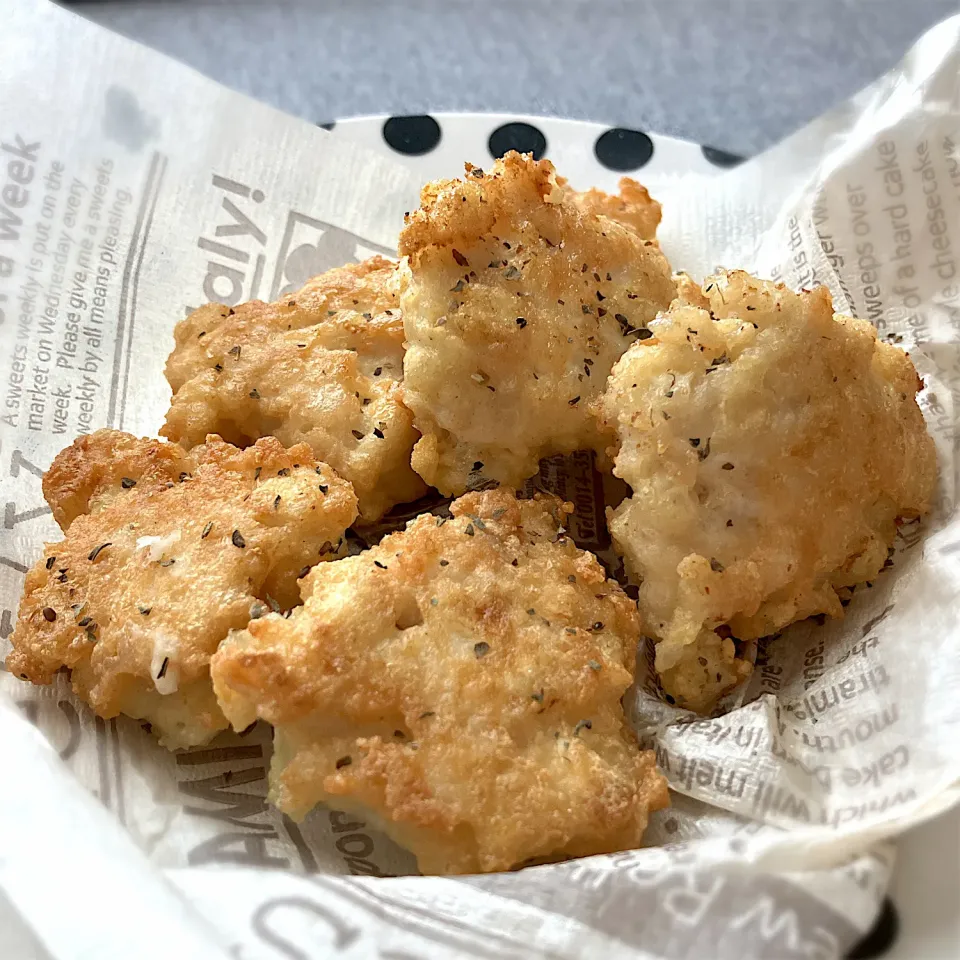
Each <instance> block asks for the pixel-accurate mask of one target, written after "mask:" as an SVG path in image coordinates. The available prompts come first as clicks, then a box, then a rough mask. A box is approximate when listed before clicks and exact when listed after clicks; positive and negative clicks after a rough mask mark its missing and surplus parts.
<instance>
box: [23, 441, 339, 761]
mask: <svg viewBox="0 0 960 960" xmlns="http://www.w3.org/2000/svg"><path fill="white" fill-rule="evenodd" d="M44 492H45V494H46V495H47V498H48V500H49V502H50V505H51V507H52V508H53V510H54V512H55V514H57V519H58V520H59V521H60V523H61V525H62V526H63V528H64V530H65V531H66V537H65V539H64V540H63V541H61V542H60V543H50V544H47V546H46V549H45V550H44V559H42V560H40V561H39V562H38V563H37V564H36V566H34V567H33V569H32V570H30V572H29V573H28V574H27V577H26V582H25V584H24V592H23V599H22V600H21V603H20V615H19V619H18V621H17V625H16V628H15V630H14V632H13V637H12V643H13V652H12V653H10V655H9V656H8V657H7V664H6V665H7V669H8V670H9V671H10V672H11V673H13V674H15V675H17V676H19V677H21V678H22V679H24V680H31V681H32V682H33V683H49V682H50V681H51V679H52V678H53V674H54V673H55V672H56V671H57V670H59V669H60V668H61V667H68V668H69V669H70V670H71V671H72V677H71V679H72V682H73V688H74V690H75V691H76V693H77V694H78V696H80V697H81V698H82V699H83V700H85V701H86V702H87V703H89V704H90V705H91V706H92V707H93V709H94V711H95V712H96V713H97V714H98V715H99V716H102V717H114V716H116V715H117V714H119V713H125V714H127V715H128V716H131V717H136V718H139V719H144V720H147V721H149V722H150V723H151V724H152V725H153V726H154V727H155V728H156V730H157V731H158V733H159V734H160V742H161V743H162V744H163V745H164V746H167V747H170V748H171V749H173V748H175V747H186V746H191V745H194V744H199V743H205V742H206V741H207V740H209V739H210V738H211V737H212V736H213V735H214V734H215V733H216V732H217V731H218V730H222V729H225V728H226V726H227V721H226V720H225V718H224V716H223V714H222V713H221V711H220V708H219V707H218V706H217V702H216V699H215V697H214V695H213V688H212V686H211V684H210V676H209V663H210V655H211V654H212V653H213V652H214V650H216V648H217V645H218V644H219V643H220V641H221V640H222V639H223V638H224V637H225V636H226V635H227V632H228V631H229V630H230V629H239V628H240V627H243V626H245V625H246V624H247V622H248V621H249V620H250V618H251V617H252V616H253V617H255V616H259V615H261V614H262V613H264V612H266V610H267V609H268V607H269V605H272V604H277V603H280V604H284V605H287V606H291V605H292V604H293V603H295V602H296V600H297V587H296V580H297V576H298V573H300V572H302V568H303V567H305V566H308V565H310V564H313V563H316V562H318V561H319V560H321V559H323V558H324V556H325V555H327V554H328V553H329V551H331V549H332V546H333V544H335V543H336V541H337V540H338V539H339V538H340V537H341V535H342V534H343V532H344V530H345V529H346V528H347V527H348V526H349V525H350V524H351V523H352V522H353V520H354V518H355V517H356V512H357V511H356V498H355V497H354V494H353V491H352V489H351V487H350V484H349V483H347V482H346V481H345V480H341V479H340V478H339V477H338V476H337V475H336V474H335V473H334V472H333V470H331V469H330V468H329V467H328V466H327V465H326V464H323V463H318V461H316V460H315V459H314V457H313V454H312V453H311V452H310V448H309V447H308V446H307V445H306V444H299V445H298V446H296V447H292V448H291V449H290V450H285V449H284V448H283V446H282V445H281V444H280V443H279V442H278V441H277V440H274V439H264V440H260V441H258V442H257V443H256V444H255V445H254V446H252V447H248V448H247V449H246V450H238V449H237V448H235V447H232V446H230V445H229V444H227V443H224V442H223V441H222V440H220V438H219V437H210V438H209V439H208V442H207V443H206V444H204V445H202V446H199V447H196V448H195V449H194V450H192V451H191V452H190V453H184V452H183V451H182V450H180V449H179V448H178V447H176V446H175V445H174V444H166V443H161V442H160V441H157V440H140V439H137V438H136V437H132V436H130V435H129V434H126V433H120V432H119V431H115V430H100V431H98V432H97V433H94V434H92V435H91V436H89V437H82V438H80V439H79V440H77V441H76V442H75V443H74V444H73V445H72V446H71V447H68V448H67V449H66V450H64V451H63V452H62V453H61V454H60V455H59V456H58V457H57V458H56V460H54V463H53V465H52V466H51V468H50V470H49V471H48V473H47V475H46V477H45V478H44Z"/></svg>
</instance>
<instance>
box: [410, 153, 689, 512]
mask: <svg viewBox="0 0 960 960" xmlns="http://www.w3.org/2000/svg"><path fill="white" fill-rule="evenodd" d="M576 196H577V195H575V194H573V191H571V190H569V188H566V187H561V186H560V185H559V184H558V183H557V180H556V177H555V176H554V170H553V166H552V164H550V163H549V161H546V160H543V161H540V162H536V161H534V160H533V159H532V158H531V157H530V156H520V155H519V154H517V153H508V154H507V155H506V156H505V157H504V158H503V160H498V161H497V163H496V164H495V165H494V167H493V170H492V171H491V172H490V173H488V174H484V173H483V172H482V171H480V170H477V169H475V168H472V167H470V166H469V165H468V167H467V176H466V178H465V179H464V180H462V181H461V180H442V181H438V182H436V183H432V184H428V185H427V186H426V187H424V189H423V192H422V194H421V203H422V205H421V209H420V210H418V211H416V212H415V213H413V214H412V215H411V216H410V217H408V219H407V225H406V227H405V228H404V230H403V232H402V234H401V236H400V252H401V254H405V255H406V256H407V258H408V270H407V271H406V272H404V274H403V277H402V280H401V287H402V293H401V305H402V307H403V313H404V327H405V330H406V335H407V343H408V348H407V354H406V357H405V358H404V385H403V390H404V400H405V402H406V404H407V406H409V407H410V408H411V409H412V410H413V412H414V414H415V417H416V420H415V422H416V425H417V427H418V428H419V430H420V431H421V433H422V434H423V438H422V439H421V440H420V441H419V442H418V443H417V445H416V447H415V448H414V452H413V466H414V469H415V470H416V471H417V472H418V473H419V474H420V475H421V476H422V477H423V478H424V479H425V480H426V481H427V482H428V483H430V484H432V485H433V486H435V487H437V488H438V489H439V490H440V491H441V492H443V493H445V494H448V495H450V494H459V493H462V492H463V491H464V490H466V489H475V488H476V487H477V486H479V485H480V482H481V480H496V481H499V482H501V483H503V484H504V485H506V486H510V487H512V488H514V489H518V488H520V487H521V486H522V484H523V481H524V480H525V479H526V478H528V477H530V476H533V475H534V474H535V473H536V472H537V465H538V461H539V460H540V458H541V457H545V456H550V455H552V454H557V453H571V452H573V451H574V450H578V449H596V450H597V451H598V452H602V450H603V449H604V448H605V446H606V445H607V443H608V440H606V439H604V438H603V437H602V436H601V434H600V432H599V430H598V427H597V422H596V420H595V419H594V418H593V417H591V416H590V415H589V412H588V408H589V407H590V404H591V402H592V401H593V400H595V398H597V396H598V395H599V394H601V393H602V392H603V388H604V384H605V382H606V378H607V375H608V374H609V372H610V368H611V366H612V365H613V363H614V361H615V360H616V359H617V358H618V357H619V356H620V355H621V354H622V353H623V351H624V350H625V349H626V348H627V346H628V345H629V344H630V342H631V340H632V339H633V338H635V337H636V336H638V335H639V336H641V337H642V336H645V335H648V334H647V331H646V330H645V326H646V324H647V322H648V321H649V320H651V319H653V317H654V316H655V314H656V312H657V310H658V309H660V308H662V307H666V306H667V304H668V303H669V302H670V300H671V299H672V298H673V295H674V293H675V287H674V283H673V280H672V279H671V277H670V269H669V266H668V264H667V262H666V260H665V259H664V257H663V255H662V254H661V253H660V251H659V249H658V248H657V246H656V245H655V244H654V243H653V242H652V241H650V240H644V239H642V238H641V237H640V236H638V234H637V233H636V232H635V231H634V230H633V229H629V228H627V227H624V226H622V225H621V224H620V223H617V222H615V221H613V220H610V219H609V218H607V217H604V216H597V215H596V214H595V213H593V212H592V208H593V207H594V206H597V207H605V206H606V204H605V203H604V202H601V201H599V200H595V199H588V200H587V199H584V200H575V199H572V198H574V197H576ZM588 196H589V195H588ZM611 203H612V201H611Z"/></svg>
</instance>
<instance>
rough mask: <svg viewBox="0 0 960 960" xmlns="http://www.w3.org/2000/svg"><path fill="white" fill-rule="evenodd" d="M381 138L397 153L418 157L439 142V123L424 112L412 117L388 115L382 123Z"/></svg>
mask: <svg viewBox="0 0 960 960" xmlns="http://www.w3.org/2000/svg"><path fill="white" fill-rule="evenodd" d="M383 139H384V140H386V141H387V145H388V146H390V147H392V148H393V149H394V150H396V151H397V153H405V154H407V155H408V156H411V157H419V156H421V155H422V154H424V153H429V152H430V151H431V150H433V149H434V147H436V145H437V144H438V143H439V142H440V124H439V123H437V121H436V120H434V119H433V117H429V116H427V115H426V114H424V115H421V116H414V117H390V119H389V120H387V121H386V122H385V123H384V125H383Z"/></svg>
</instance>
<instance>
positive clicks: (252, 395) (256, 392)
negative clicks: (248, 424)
mask: <svg viewBox="0 0 960 960" xmlns="http://www.w3.org/2000/svg"><path fill="white" fill-rule="evenodd" d="M247 396H249V397H250V399H251V400H259V399H260V391H259V390H258V389H257V388H256V387H254V388H253V389H252V390H251V391H250V393H249V394H247Z"/></svg>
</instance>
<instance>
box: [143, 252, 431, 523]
mask: <svg viewBox="0 0 960 960" xmlns="http://www.w3.org/2000/svg"><path fill="white" fill-rule="evenodd" d="M397 287H398V281H397V265H396V264H395V263H393V262H392V261H390V260H386V259H384V258H383V257H372V258H371V259H369V260H365V261H364V262H363V263H359V264H353V265H351V266H347V267H340V268H338V269H336V270H330V271H328V272H327V273H325V274H323V275H322V276H319V277H316V278H314V279H313V280H311V281H310V282H309V283H307V284H306V286H304V287H303V288H302V289H301V290H299V291H297V292H296V293H293V294H290V295H289V296H287V297H284V298H283V299H282V300H280V301H277V302H276V303H262V302H260V301H252V302H250V303H245V304H242V305H241V306H239V307H236V308H232V309H231V308H229V307H224V306H221V305H219V304H208V305H207V306H205V307H201V308H200V309H199V310H196V311H194V313H192V314H191V315H190V316H189V317H187V318H186V319H185V320H183V321H181V322H180V323H179V324H178V325H177V328H176V331H175V333H174V336H175V339H176V346H175V348H174V351H173V353H172V354H171V355H170V357H169V359H168V360H167V368H166V374H167V380H168V381H169V382H170V386H171V387H172V388H173V392H174V395H173V400H172V402H171V406H170V410H169V411H168V413H167V417H166V423H165V424H164V427H163V429H162V431H161V433H162V434H163V435H164V436H165V437H168V438H169V439H171V440H177V441H179V442H180V443H182V444H184V445H185V446H187V447H191V446H194V445H195V444H198V443H203V441H204V438H205V437H206V436H207V434H208V433H217V434H220V435H221V436H223V437H224V438H225V439H227V440H228V441H230V442H231V443H235V444H237V445H238V446H246V445H247V444H249V443H252V442H253V441H254V440H256V439H257V438H258V437H262V436H275V437H277V438H278V439H279V440H280V441H281V443H284V444H287V445H292V444H294V443H301V442H302V443H309V444H310V446H311V447H312V449H313V451H314V454H315V455H316V456H317V457H319V458H320V459H322V460H324V461H325V462H327V463H329V464H330V465H331V466H333V468H334V469H335V470H337V472H338V473H340V475H341V476H343V477H344V478H345V479H347V480H349V481H350V482H351V483H352V484H353V486H354V489H355V491H356V493H357V497H358V499H359V501H360V512H361V514H362V515H363V517H364V519H366V520H375V519H377V518H378V517H379V516H381V515H382V514H383V513H384V512H386V511H387V510H388V509H389V508H390V506H392V505H393V504H394V503H402V502H406V501H409V500H415V499H417V498H418V497H419V496H421V495H422V494H423V493H425V492H426V487H425V485H424V483H423V482H422V481H421V480H420V478H419V477H418V476H417V475H416V474H415V473H414V472H413V470H412V468H411V467H410V452H411V450H412V449H413V445H414V443H415V442H416V440H417V438H418V434H417V432H416V431H415V430H414V428H413V415H412V414H411V413H410V411H409V410H407V409H406V407H404V406H403V403H402V402H401V397H400V381H401V379H402V375H403V370H402V367H403V322H402V320H401V318H400V309H399V298H398V291H397Z"/></svg>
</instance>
